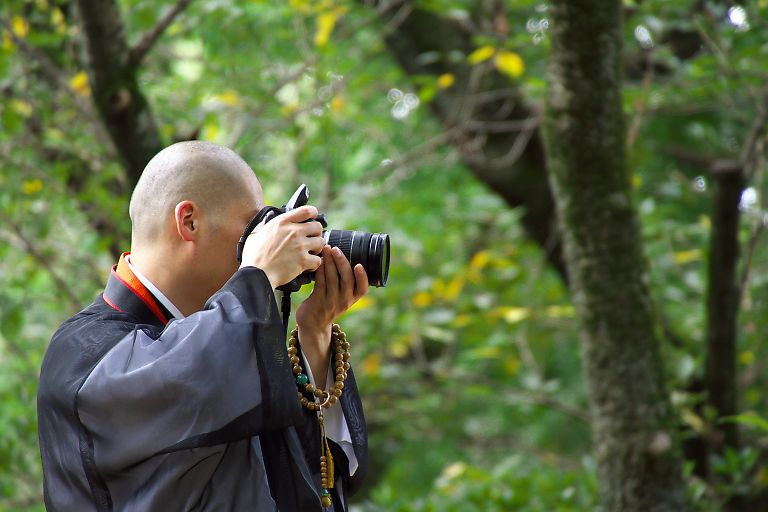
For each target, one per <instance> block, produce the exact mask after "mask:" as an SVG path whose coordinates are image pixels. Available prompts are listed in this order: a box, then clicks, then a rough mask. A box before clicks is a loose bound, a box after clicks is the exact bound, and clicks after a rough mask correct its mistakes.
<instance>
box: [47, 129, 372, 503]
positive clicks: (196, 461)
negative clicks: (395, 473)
mask: <svg viewBox="0 0 768 512" xmlns="http://www.w3.org/2000/svg"><path fill="white" fill-rule="evenodd" d="M262 206H263V199H262V192H261V186H260V184H259V182H258V180H257V179H256V177H255V176H254V174H253V171H252V170H251V169H250V168H249V167H248V165H247V164H246V163H245V162H244V161H243V160H242V159H241V158H240V157H239V156H237V154H235V153H234V152H233V151H231V150H229V149H227V148H224V147H221V146H217V145H215V144H211V143H205V142H183V143H178V144H175V145H173V146H170V147H168V148H166V149H164V150H163V151H161V152H160V153H159V154H158V155H157V156H155V158H153V159H152V161H151V162H150V163H149V164H148V165H147V167H146V169H145V170H144V172H143V174H142V177H141V179H140V180H139V183H138V184H137V185H136V189H135V190H134V193H133V196H132V198H131V203H130V217H131V222H132V237H131V252H130V253H126V254H124V255H123V256H122V257H121V258H120V261H119V262H118V263H117V265H116V266H115V267H113V270H112V274H111V276H110V278H109V281H108V283H107V286H106V288H105V290H104V293H103V294H101V295H99V296H98V297H97V298H96V300H95V301H94V302H93V303H92V304H91V305H90V306H88V307H87V308H85V309H84V310H83V311H81V312H80V313H78V314H77V315H75V316H74V317H72V318H70V319H69V320H67V321H66V322H64V324H63V325H62V326H61V327H60V328H59V330H58V331H57V332H56V334H55V335H54V336H53V339H52V341H51V344H50V346H49V348H48V351H47V353H46V355H45V358H44V360H43V365H42V369H41V375H40V389H39V394H38V416H39V435H40V448H41V454H42V462H43V472H44V477H45V485H44V494H45V503H46V506H47V508H48V509H49V510H73V511H78V512H84V511H89V510H98V511H102V510H135V511H142V512H145V511H153V510H163V511H166V510H174V511H175V510H258V511H274V510H279V511H280V512H292V511H314V510H317V511H320V510H323V509H324V508H326V507H324V506H323V505H322V504H321V503H322V502H321V496H320V495H321V493H322V494H325V491H323V487H325V486H326V485H327V483H325V482H323V483H321V476H320V475H321V469H320V463H319V462H318V461H319V459H320V454H321V439H322V438H321V435H320V427H319V426H318V415H317V413H316V412H314V411H310V410H307V409H306V408H304V407H301V405H300V403H299V400H298V398H297V396H298V394H297V384H296V379H295V376H294V375H293V372H292V364H291V362H290V357H289V355H288V353H287V352H286V346H285V341H286V340H285V331H284V326H283V325H282V323H281V320H280V318H281V317H280V312H279V311H278V310H277V306H276V303H275V299H274V294H273V291H274V289H275V288H276V287H278V286H280V285H282V284H285V283H287V282H289V281H291V280H292V279H293V278H294V277H296V276H298V275H299V274H301V273H302V272H304V271H307V270H313V271H315V279H316V282H315V286H314V290H313V292H312V294H311V295H310V297H309V298H308V299H307V300H306V301H305V302H304V303H303V304H301V306H300V307H299V309H298V310H297V312H296V321H297V323H298V339H299V343H300V347H301V351H300V354H299V355H301V356H302V360H303V361H304V363H303V368H306V370H305V371H306V372H307V373H308V374H309V376H310V378H312V377H314V380H313V384H316V385H317V387H318V388H323V387H325V388H326V389H328V385H329V384H331V383H333V382H334V380H333V378H334V372H333V371H332V370H329V363H330V359H331V356H332V354H331V352H332V348H331V343H330V339H331V326H332V322H333V320H334V319H335V318H336V317H338V316H339V315H340V314H341V313H343V312H344V311H345V310H346V309H348V308H349V307H350V306H351V305H352V304H353V303H354V302H355V301H357V300H358V299H359V298H360V297H362V296H363V295H364V294H365V293H366V292H367V286H368V284H367V278H366V275H365V271H364V269H363V268H362V267H361V266H360V265H357V266H356V267H355V268H354V269H352V268H351V266H350V264H349V262H348V261H347V260H346V259H345V258H344V256H343V255H342V254H341V252H340V251H338V249H333V250H332V249H331V248H330V247H328V246H325V244H324V242H323V238H322V237H321V234H322V226H321V225H320V224H319V223H318V222H311V219H313V218H315V217H316V216H317V210H316V209H315V208H314V207H312V206H304V207H301V208H297V209H295V210H292V211H290V212H288V213H285V214H283V215H280V216H278V217H277V218H275V219H273V220H272V221H270V222H268V223H266V224H262V225H260V226H258V227H257V228H256V229H255V230H254V232H253V233H252V234H251V235H250V236H249V237H248V239H247V241H246V243H245V247H244V250H243V257H242V264H240V265H239V268H238V261H237V259H236V256H235V247H236V245H237V242H238V239H239V237H240V235H241V234H242V231H243V228H244V226H245V225H246V224H247V223H248V221H249V220H250V219H251V218H252V217H253V216H254V215H255V214H256V213H257V212H258V211H259V209H260V208H261V207H262ZM305 221H310V222H305ZM291 357H292V356H291ZM307 363H308V364H307ZM323 383H326V384H325V386H323ZM345 384H346V385H345V386H344V388H343V394H342V395H341V398H340V399H339V402H338V403H336V405H335V406H333V407H331V408H329V409H324V411H325V415H324V425H325V434H326V435H327V438H328V442H329V445H330V451H331V454H332V455H333V459H334V460H335V467H336V471H335V473H336V478H335V485H334V486H333V488H332V489H330V496H329V497H330V498H331V500H332V501H331V504H330V506H329V507H328V508H326V510H328V509H330V510H335V511H337V512H341V511H343V510H346V499H347V497H348V495H349V494H351V493H353V492H354V491H355V490H356V489H357V488H358V487H359V485H360V482H361V480H362V478H363V476H364V473H365V469H366V463H367V437H366V429H365V420H364V418H363V413H362V406H361V404H360V399H359V395H358V392H357V388H356V385H355V380H354V376H353V375H352V373H351V371H350V372H349V373H348V377H347V379H346V383H345ZM300 391H301V390H300ZM323 464H325V462H324V463H323ZM323 471H326V469H325V466H324V469H323ZM324 498H325V501H326V503H327V500H328V497H326V496H324Z"/></svg>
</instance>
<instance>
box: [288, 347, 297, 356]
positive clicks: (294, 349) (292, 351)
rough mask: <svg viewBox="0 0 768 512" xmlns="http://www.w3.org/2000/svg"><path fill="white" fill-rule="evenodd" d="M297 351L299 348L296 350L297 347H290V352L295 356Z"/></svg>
mask: <svg viewBox="0 0 768 512" xmlns="http://www.w3.org/2000/svg"><path fill="white" fill-rule="evenodd" d="M296 352H298V350H296V347H288V353H289V354H290V355H292V356H295V355H296Z"/></svg>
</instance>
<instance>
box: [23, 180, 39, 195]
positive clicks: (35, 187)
mask: <svg viewBox="0 0 768 512" xmlns="http://www.w3.org/2000/svg"><path fill="white" fill-rule="evenodd" d="M41 190H43V182H42V181H41V180H40V179H39V178H35V179H32V180H24V181H23V182H22V184H21V191H22V192H23V193H24V194H27V195H32V194H37V193H38V192H40V191H41Z"/></svg>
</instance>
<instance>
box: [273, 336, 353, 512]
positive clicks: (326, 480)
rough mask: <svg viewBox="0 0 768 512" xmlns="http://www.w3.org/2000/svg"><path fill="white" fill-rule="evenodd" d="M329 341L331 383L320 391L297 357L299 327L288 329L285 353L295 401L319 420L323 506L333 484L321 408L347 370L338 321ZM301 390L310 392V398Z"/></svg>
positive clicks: (337, 392)
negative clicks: (295, 391) (314, 412)
mask: <svg viewBox="0 0 768 512" xmlns="http://www.w3.org/2000/svg"><path fill="white" fill-rule="evenodd" d="M331 343H332V344H333V367H334V374H335V378H334V383H333V385H332V386H331V388H330V389H329V390H328V391H324V390H322V389H319V388H317V387H315V386H313V385H312V384H311V383H310V382H309V377H308V376H307V374H306V373H304V369H303V368H302V366H301V358H300V357H299V355H298V352H299V349H298V344H299V328H298V327H296V328H294V329H293V331H291V337H290V338H289V339H288V355H289V356H290V358H291V364H292V365H293V374H294V375H296V386H298V388H299V393H298V395H299V403H301V405H302V406H303V407H306V408H307V409H309V410H310V411H317V421H318V423H319V424H320V438H321V439H320V482H321V484H322V486H323V489H322V491H321V492H320V501H321V502H322V504H323V507H325V508H328V507H330V506H331V493H330V489H333V486H334V474H333V456H332V455H331V449H330V446H328V439H327V438H326V436H325V421H324V418H323V409H328V408H330V407H331V406H333V405H334V404H335V403H336V402H337V401H338V399H339V398H341V394H342V392H343V390H344V381H345V380H346V379H347V372H348V371H349V368H350V365H349V343H348V342H347V335H346V334H344V331H342V330H341V328H340V327H339V325H338V324H333V327H332V328H331ZM305 393H308V394H310V395H311V397H312V399H311V400H310V399H309V398H307V397H306V396H305Z"/></svg>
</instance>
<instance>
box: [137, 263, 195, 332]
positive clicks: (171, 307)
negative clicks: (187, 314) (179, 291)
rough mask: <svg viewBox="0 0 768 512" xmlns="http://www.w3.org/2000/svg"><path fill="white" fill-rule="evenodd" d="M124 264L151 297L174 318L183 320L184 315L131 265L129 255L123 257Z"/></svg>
mask: <svg viewBox="0 0 768 512" xmlns="http://www.w3.org/2000/svg"><path fill="white" fill-rule="evenodd" d="M125 262H126V263H128V268H129V269H131V272H133V274H134V275H135V276H136V278H137V279H138V280H139V281H141V284H143V285H144V286H145V287H146V288H147V290H149V291H150V293H151V294H152V295H154V296H155V298H156V299H157V300H158V301H160V304H162V305H163V306H165V309H167V310H168V312H170V313H171V314H172V315H173V317H174V318H176V319H179V320H181V319H182V318H184V314H183V313H182V312H181V311H179V308H177V307H176V306H174V305H173V302H171V299H169V298H168V297H166V296H165V294H164V293H163V292H161V291H160V290H159V289H158V287H157V286H155V285H154V284H153V283H152V281H150V280H149V278H147V276H145V275H144V274H142V273H141V272H139V269H137V268H136V267H134V266H133V265H131V255H130V254H127V255H126V256H125Z"/></svg>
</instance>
